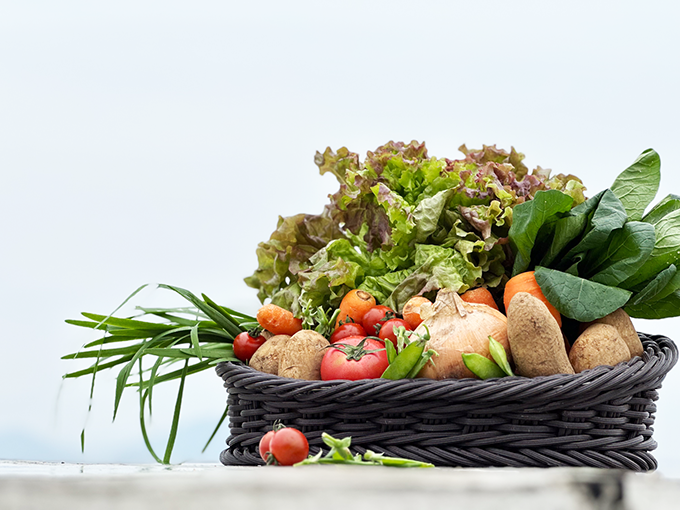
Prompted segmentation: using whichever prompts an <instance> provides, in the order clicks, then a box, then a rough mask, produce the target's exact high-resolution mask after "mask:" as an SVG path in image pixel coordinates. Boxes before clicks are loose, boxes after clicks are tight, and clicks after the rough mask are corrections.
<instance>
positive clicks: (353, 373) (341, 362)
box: [65, 142, 680, 465]
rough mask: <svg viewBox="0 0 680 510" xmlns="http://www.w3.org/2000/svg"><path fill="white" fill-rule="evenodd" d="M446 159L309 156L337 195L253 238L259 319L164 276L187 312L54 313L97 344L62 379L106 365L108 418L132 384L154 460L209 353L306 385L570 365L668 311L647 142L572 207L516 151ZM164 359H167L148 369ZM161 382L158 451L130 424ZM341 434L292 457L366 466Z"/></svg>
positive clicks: (677, 226) (676, 309)
mask: <svg viewBox="0 0 680 510" xmlns="http://www.w3.org/2000/svg"><path fill="white" fill-rule="evenodd" d="M461 151H462V153H463V155H464V157H463V158H461V159H457V160H450V159H446V158H442V159H438V158H434V157H430V156H428V154H427V150H426V148H425V145H424V144H419V143H417V142H411V143H410V144H404V143H394V142H390V143H388V144H386V145H384V146H382V147H379V148H378V149H377V150H376V151H375V152H369V153H368V155H367V157H366V159H365V160H364V161H363V162H362V161H360V159H359V157H358V155H357V154H354V153H352V152H349V151H348V150H347V149H345V148H342V149H340V150H338V151H337V152H333V151H331V150H330V149H327V150H326V151H325V152H324V153H323V154H321V153H317V155H316V158H315V162H316V164H317V165H318V166H319V169H320V171H321V173H322V174H324V173H327V172H330V173H332V174H333V175H335V177H336V178H337V179H338V181H339V183H340V189H339V191H338V192H337V193H335V194H334V195H331V196H330V202H329V204H328V205H327V206H326V207H325V209H324V211H323V212H322V214H320V215H306V214H300V215H297V216H293V217H289V218H280V219H279V222H278V226H277V229H276V230H275V231H274V232H273V234H272V235H271V238H270V239H269V240H268V241H266V242H263V243H260V245H259V246H258V248H257V258H258V263H259V267H258V268H257V270H256V271H255V273H254V274H253V275H252V276H250V277H248V278H246V283H247V284H248V285H250V286H251V287H254V288H256V289H257V290H258V296H259V297H260V299H261V300H262V302H263V303H264V302H265V301H268V302H267V304H264V305H263V306H262V307H261V308H260V310H259V311H258V313H257V317H249V316H248V315H246V314H242V313H240V312H237V311H235V310H232V309H230V308H226V307H223V306H220V305H218V304H217V303H215V302H214V301H212V300H211V299H210V298H208V297H207V296H205V295H202V296H201V297H200V298H199V297H197V296H195V295H194V294H192V293H191V292H189V291H187V290H184V289H180V288H177V287H172V286H168V285H163V286H161V287H163V288H165V289H168V290H170V291H173V292H176V293H178V294H179V295H181V296H182V297H184V298H185V299H187V300H188V301H189V302H190V303H191V307H188V308H178V309H149V308H139V310H140V312H141V313H140V316H136V317H129V318H117V317H114V316H113V315H114V314H111V315H109V316H103V315H95V314H84V315H85V317H86V318H87V319H88V320H86V321H82V320H79V321H68V322H69V323H71V324H74V325H77V326H84V327H89V328H93V329H96V330H102V331H104V332H105V336H103V337H102V338H100V339H98V340H95V341H94V342H91V343H89V344H88V345H86V346H85V347H84V349H83V350H81V351H80V352H78V353H74V354H71V355H68V356H65V358H68V359H76V358H86V357H90V358H96V361H95V363H94V364H93V365H91V366H90V367H88V368H86V369H84V370H80V371H77V372H73V373H70V374H67V375H66V376H65V377H80V376H85V375H91V376H92V381H93V382H92V388H94V380H95V376H96V373H97V372H98V371H99V370H103V369H107V368H114V367H116V366H118V367H120V371H119V373H118V380H117V387H116V395H115V403H114V417H115V412H116V411H117V409H118V404H119V402H120V399H121V396H122V393H123V392H124V390H125V388H127V387H130V386H133V387H136V388H137V390H138V391H139V395H140V399H139V401H140V425H141V428H142V433H143V435H144V439H145V442H146V445H147V448H148V449H149V451H150V452H151V453H152V455H153V456H154V458H155V459H156V460H157V461H159V462H166V463H167V462H169V461H170V455H171V453H172V447H173V444H174V438H175V435H176V433H177V427H178V421H179V413H180V407H181V400H182V392H183V388H184V382H185V380H186V377H187V375H189V374H191V373H195V372H199V371H201V370H205V369H206V368H210V367H212V366H214V365H215V364H216V363H218V362H220V361H231V362H238V361H240V362H242V363H246V364H249V365H250V367H252V368H253V369H255V370H259V371H261V372H264V373H268V374H272V375H273V376H279V377H288V378H296V379H304V380H337V379H343V380H359V379H366V378H383V379H391V380H395V379H410V378H416V377H420V378H430V379H435V380H438V379H447V378H471V377H472V378H479V379H493V378H499V377H517V376H520V377H537V376H547V375H553V374H559V373H566V374H574V373H579V372H582V371H584V370H589V369H592V368H594V367H596V366H599V365H615V364H617V363H620V362H624V361H628V360H630V359H632V358H633V357H635V356H640V355H641V354H642V344H641V342H640V339H639V337H638V335H637V333H636V332H635V328H634V327H633V324H632V322H631V319H630V317H640V318H664V317H672V316H677V315H680V274H678V271H677V265H678V262H679V261H680V197H678V196H675V195H669V196H667V197H666V198H665V199H663V200H662V201H661V202H659V203H658V204H657V205H655V206H654V207H652V208H651V210H649V211H648V212H646V211H647V209H648V208H649V205H650V204H651V203H652V201H653V199H654V197H655V195H656V192H657V191H658V187H659V182H660V159H659V156H658V154H656V152H654V151H653V150H651V149H650V150H647V151H645V152H643V153H642V154H641V155H640V157H639V158H638V159H637V160H636V161H635V162H634V163H633V164H632V165H631V166H630V167H629V168H627V169H625V170H624V171H623V172H622V173H621V174H620V175H619V176H618V177H617V179H616V180H615V181H614V182H613V184H612V186H611V187H610V188H609V189H607V190H604V191H601V192H599V193H597V194H595V195H594V196H592V197H591V198H588V199H586V197H585V195H584V192H585V187H584V186H583V184H582V182H581V181H580V179H578V178H577V177H575V176H573V175H563V174H560V175H557V176H555V177H551V176H550V171H549V170H544V169H542V168H541V167H537V168H536V169H535V170H533V171H532V172H529V171H528V169H527V167H526V166H525V165H524V164H523V158H524V156H523V155H522V154H520V153H518V152H516V151H515V150H514V149H512V150H511V151H510V152H506V151H504V150H501V149H497V148H496V147H495V146H485V147H483V149H482V150H478V151H470V150H468V149H467V148H466V147H465V146H462V147H461ZM133 295H134V294H133ZM128 299H129V298H128ZM126 301H127V300H126ZM114 313H115V312H114ZM143 317H144V318H145V320H141V319H142V318H143ZM110 343H116V347H115V348H109V346H108V344H110ZM178 361H179V362H182V363H183V368H182V369H180V370H174V371H169V372H167V371H164V369H165V368H166V367H167V366H170V365H172V364H174V363H176V362H178ZM135 370H136V373H134V374H133V372H134V371H135ZM177 379H178V380H179V381H180V386H179V391H178V398H177V404H176V408H175V417H174V420H173V424H172V428H171V433H170V438H169V440H168V444H167V446H166V450H165V454H164V456H163V458H162V459H161V457H160V456H159V455H157V454H156V453H155V452H154V450H153V448H152V446H151V444H150V442H149V440H148V437H147V434H146V428H145V416H146V414H147V413H150V412H151V401H152V394H153V388H154V386H155V385H156V384H158V383H160V382H165V381H169V380H177ZM225 416H226V410H225V414H223V416H222V418H221V420H220V421H219V423H218V426H217V428H219V426H220V425H221V423H222V421H223V420H224V418H225ZM216 431H217V429H216ZM83 434H84V432H83ZM214 435H215V433H213V436H214ZM271 436H274V433H273V432H272V433H271ZM287 436H290V437H293V436H295V432H285V433H284V434H283V435H282V436H281V437H282V438H283V437H287ZM265 437H266V436H265ZM303 437H304V436H303ZM329 437H330V436H329ZM211 439H212V437H211ZM83 441H84V435H83ZM343 441H345V439H335V438H330V439H328V438H327V440H326V444H327V445H328V446H330V447H331V449H332V452H331V453H330V454H329V455H330V456H328V455H327V456H326V457H322V456H320V455H319V456H316V457H314V459H312V458H310V459H307V460H304V462H302V463H303V464H304V463H329V462H331V461H332V459H333V458H335V459H336V460H337V459H339V458H343V459H344V460H346V461H351V462H368V463H376V462H378V460H377V459H378V458H379V456H380V454H373V453H372V454H371V455H375V456H376V457H375V458H370V459H367V458H363V459H362V458H354V457H351V458H349V457H347V458H345V457H346V456H343V455H342V454H341V453H338V452H344V451H345V450H347V447H346V446H343V445H344V443H342V444H341V442H343ZM275 444H276V443H274V445H275ZM206 446H207V445H206ZM342 448H345V450H342ZM274 450H276V447H274ZM347 451H349V450H347ZM265 453H266V452H264V451H261V454H262V455H263V459H265V460H267V457H266V455H265ZM345 453H346V452H345ZM306 456H307V452H305V453H304V455H303V454H302V453H299V452H298V455H297V457H296V459H297V460H295V461H292V460H290V462H289V460H286V461H285V462H286V463H291V464H292V463H296V462H300V461H302V460H303V458H305V457H306ZM401 460H402V461H403V460H404V459H401ZM279 462H280V461H279ZM280 463H281V462H280ZM404 465H408V464H404Z"/></svg>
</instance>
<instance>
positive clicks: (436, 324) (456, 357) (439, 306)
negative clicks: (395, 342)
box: [416, 289, 512, 379]
mask: <svg viewBox="0 0 680 510" xmlns="http://www.w3.org/2000/svg"><path fill="white" fill-rule="evenodd" d="M420 316H421V317H422V319H423V322H422V324H421V325H420V326H418V328H417V329H416V332H417V333H418V334H420V335H423V334H425V333H426V332H427V331H429V333H430V340H428V342H427V345H426V346H425V349H426V350H427V349H434V350H435V351H437V354H438V355H437V356H434V357H433V359H432V360H431V361H430V362H428V363H427V364H426V365H425V366H424V367H423V369H422V370H421V371H420V372H419V373H418V377H427V378H429V379H447V378H457V379H462V378H465V377H475V376H474V374H473V373H472V372H470V370H468V368H467V367H466V366H465V363H463V357H462V354H463V353H477V354H481V355H482V356H486V357H487V358H489V359H491V354H490V353H489V336H492V337H493V338H494V340H497V341H498V342H500V343H501V345H502V346H503V348H504V349H505V351H506V353H507V355H508V359H512V358H511V353H510V349H509V345H508V334H507V324H506V322H507V321H506V319H505V316H504V315H503V314H502V313H500V312H499V311H498V310H494V309H493V308H491V307H490V306H487V305H482V304H475V303H466V302H465V301H463V300H462V299H461V298H460V296H459V295H458V293H457V292H455V291H453V290H451V289H442V290H440V291H439V292H438V294H437V299H436V300H435V302H434V304H433V305H429V304H428V303H424V304H422V305H421V307H420Z"/></svg>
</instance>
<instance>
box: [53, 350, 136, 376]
mask: <svg viewBox="0 0 680 510" xmlns="http://www.w3.org/2000/svg"><path fill="white" fill-rule="evenodd" d="M132 356H133V355H132V354H130V355H128V356H123V357H122V358H119V359H117V360H114V361H110V362H108V363H103V364H102V363H99V364H97V363H95V364H94V365H92V366H91V367H89V368H86V369H84V370H78V371H77V372H70V373H68V374H65V375H63V376H62V378H63V379H74V378H76V377H82V376H83V375H89V374H91V373H93V372H94V371H95V370H97V369H98V370H106V369H107V368H113V367H115V366H116V365H120V364H122V363H127V362H128V361H130V360H131V359H132Z"/></svg>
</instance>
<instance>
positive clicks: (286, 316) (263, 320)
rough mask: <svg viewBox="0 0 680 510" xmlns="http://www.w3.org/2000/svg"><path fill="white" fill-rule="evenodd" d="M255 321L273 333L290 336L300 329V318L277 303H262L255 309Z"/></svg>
mask: <svg viewBox="0 0 680 510" xmlns="http://www.w3.org/2000/svg"><path fill="white" fill-rule="evenodd" d="M257 322H258V323H259V324H260V326H262V327H263V328H264V329H266V330H267V331H270V332H272V333H274V334H275V335H289V336H292V335H294V334H295V333H297V332H298V331H301V330H302V320H301V319H296V318H295V317H294V316H293V313H292V312H290V311H288V310H286V309H285V308H281V307H280V306H277V305H272V304H271V303H270V304H268V305H264V306H263V307H262V308H260V309H259V310H258V311H257Z"/></svg>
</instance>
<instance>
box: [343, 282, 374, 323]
mask: <svg viewBox="0 0 680 510" xmlns="http://www.w3.org/2000/svg"><path fill="white" fill-rule="evenodd" d="M374 306H375V298H374V297H373V296H371V295H370V294H369V293H368V292H366V291H365V290H359V289H353V290H350V291H349V292H348V293H347V294H345V297H343V298H342V301H341V302H340V313H339V314H338V318H337V319H336V321H335V327H336V328H337V327H338V326H339V325H340V322H342V323H345V322H356V323H357V324H361V319H363V318H364V315H365V314H366V312H368V311H369V310H370V309H371V308H373V307H374Z"/></svg>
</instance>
